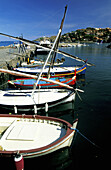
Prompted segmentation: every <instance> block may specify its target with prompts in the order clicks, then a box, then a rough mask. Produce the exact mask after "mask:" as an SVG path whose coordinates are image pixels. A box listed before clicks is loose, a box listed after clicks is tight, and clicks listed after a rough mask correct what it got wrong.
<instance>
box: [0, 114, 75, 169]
mask: <svg viewBox="0 0 111 170" xmlns="http://www.w3.org/2000/svg"><path fill="white" fill-rule="evenodd" d="M77 123H78V120H77V119H76V120H75V121H74V123H73V125H71V124H70V123H69V122H67V121H65V120H62V119H58V118H53V117H46V116H37V115H36V116H35V115H33V116H32V115H6V114H4V115H0V159H4V160H11V163H12V164H14V161H15V162H16V167H17V166H19V167H20V166H21V169H23V164H24V163H23V161H24V160H28V159H29V160H30V159H37V157H39V156H43V155H46V154H51V153H53V152H55V151H57V150H60V149H61V148H66V147H70V146H71V143H72V140H73V137H74V134H75V131H76V126H77ZM72 128H73V130H72ZM74 129H75V130H74ZM6 158H7V159H6ZM17 161H18V162H17ZM20 161H21V162H20ZM5 163H6V164H7V162H6V161H5ZM17 163H18V164H19V165H18V164H17ZM20 164H21V165H20ZM17 168H18V167H17ZM24 168H25V164H24Z"/></svg>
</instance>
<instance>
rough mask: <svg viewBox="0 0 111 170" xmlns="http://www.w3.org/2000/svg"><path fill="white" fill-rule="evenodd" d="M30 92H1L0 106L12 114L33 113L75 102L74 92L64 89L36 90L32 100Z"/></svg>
mask: <svg viewBox="0 0 111 170" xmlns="http://www.w3.org/2000/svg"><path fill="white" fill-rule="evenodd" d="M31 95H32V90H20V91H19V90H9V91H1V93H0V106H1V107H2V108H5V109H8V110H9V111H10V110H11V111H13V112H14V113H19V112H22V113H23V111H24V112H29V111H33V112H34V113H37V110H41V109H44V110H45V111H47V110H48V108H51V107H54V106H57V105H59V104H62V103H67V102H71V101H73V100H75V91H74V90H72V91H70V90H65V89H60V90H59V89H50V90H49V89H43V90H42V91H39V90H36V91H35V93H34V98H33V97H32V96H31Z"/></svg>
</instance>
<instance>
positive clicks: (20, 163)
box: [14, 154, 24, 170]
mask: <svg viewBox="0 0 111 170" xmlns="http://www.w3.org/2000/svg"><path fill="white" fill-rule="evenodd" d="M14 162H15V167H16V170H24V159H23V156H22V155H20V154H17V155H16V156H15V157H14Z"/></svg>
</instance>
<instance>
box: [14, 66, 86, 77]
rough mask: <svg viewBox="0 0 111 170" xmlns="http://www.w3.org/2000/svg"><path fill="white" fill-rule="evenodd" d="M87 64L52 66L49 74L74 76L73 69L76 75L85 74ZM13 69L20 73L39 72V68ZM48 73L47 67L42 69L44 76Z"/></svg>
mask: <svg viewBox="0 0 111 170" xmlns="http://www.w3.org/2000/svg"><path fill="white" fill-rule="evenodd" d="M86 67H87V65H86V64H85V65H83V66H79V67H54V68H53V69H51V70H50V76H51V78H54V77H65V76H74V75H75V70H76V75H80V74H85V72H86ZM14 70H15V71H19V72H22V73H28V74H34V75H35V74H39V73H40V71H41V70H40V69H39V68H22V67H20V68H14ZM47 73H48V68H46V69H44V72H43V76H44V77H46V76H47Z"/></svg>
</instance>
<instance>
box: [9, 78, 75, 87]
mask: <svg viewBox="0 0 111 170" xmlns="http://www.w3.org/2000/svg"><path fill="white" fill-rule="evenodd" d="M51 80H53V81H58V82H61V83H64V84H68V85H75V83H76V76H74V77H72V78H65V77H64V78H62V77H61V78H60V77H56V78H51ZM36 81H37V80H36V79H31V78H21V79H16V80H11V81H10V80H9V81H8V83H9V84H11V85H14V86H15V87H17V88H20V89H32V88H33V86H34V83H36ZM39 87H40V88H61V86H60V85H57V84H54V83H50V82H46V81H42V80H40V81H39V82H38V84H37V87H36V88H39Z"/></svg>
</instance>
